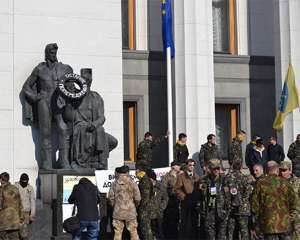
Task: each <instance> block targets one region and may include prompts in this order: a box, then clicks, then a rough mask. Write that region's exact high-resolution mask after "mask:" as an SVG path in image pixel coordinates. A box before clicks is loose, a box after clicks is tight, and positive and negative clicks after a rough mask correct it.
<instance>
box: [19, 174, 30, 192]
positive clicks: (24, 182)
mask: <svg viewBox="0 0 300 240" xmlns="http://www.w3.org/2000/svg"><path fill="white" fill-rule="evenodd" d="M28 182H29V177H28V175H27V174H26V173H23V174H22V175H21V177H20V185H21V187H22V188H26V187H27V185H28Z"/></svg>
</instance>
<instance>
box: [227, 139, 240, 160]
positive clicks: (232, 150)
mask: <svg viewBox="0 0 300 240" xmlns="http://www.w3.org/2000/svg"><path fill="white" fill-rule="evenodd" d="M234 159H240V160H243V150H242V142H241V141H240V140H239V139H238V138H236V137H235V138H234V139H233V140H232V142H231V145H230V147H229V159H228V160H229V164H230V165H231V164H232V163H233V161H234Z"/></svg>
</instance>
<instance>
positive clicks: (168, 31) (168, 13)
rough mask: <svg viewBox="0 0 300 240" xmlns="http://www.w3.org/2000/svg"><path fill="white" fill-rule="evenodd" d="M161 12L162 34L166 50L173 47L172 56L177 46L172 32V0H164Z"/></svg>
mask: <svg viewBox="0 0 300 240" xmlns="http://www.w3.org/2000/svg"><path fill="white" fill-rule="evenodd" d="M161 14H162V36H163V44H164V50H165V51H166V49H167V48H168V47H170V48H171V57H172V58H173V57H174V56H175V46H174V41H173V32H172V5H171V0H162V2H161Z"/></svg>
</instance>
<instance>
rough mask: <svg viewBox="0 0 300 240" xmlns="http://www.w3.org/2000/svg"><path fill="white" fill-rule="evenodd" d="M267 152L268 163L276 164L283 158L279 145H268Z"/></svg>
mask: <svg viewBox="0 0 300 240" xmlns="http://www.w3.org/2000/svg"><path fill="white" fill-rule="evenodd" d="M267 152H268V161H269V160H274V161H276V162H277V163H280V162H281V161H283V160H284V158H285V154H284V151H283V148H282V146H280V145H279V144H276V145H272V144H270V145H269V146H268V150H267Z"/></svg>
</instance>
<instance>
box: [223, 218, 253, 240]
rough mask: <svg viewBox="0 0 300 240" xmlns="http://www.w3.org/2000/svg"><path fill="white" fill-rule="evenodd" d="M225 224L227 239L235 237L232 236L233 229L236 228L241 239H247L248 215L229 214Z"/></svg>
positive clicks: (232, 239) (230, 239) (231, 239)
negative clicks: (226, 226) (226, 225)
mask: <svg viewBox="0 0 300 240" xmlns="http://www.w3.org/2000/svg"><path fill="white" fill-rule="evenodd" d="M227 224H228V230H227V231H228V240H234V239H236V238H235V236H234V233H235V229H237V231H236V232H237V234H238V235H240V236H241V239H243V240H247V239H249V230H248V216H241V215H230V216H229V218H228V222H227Z"/></svg>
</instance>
